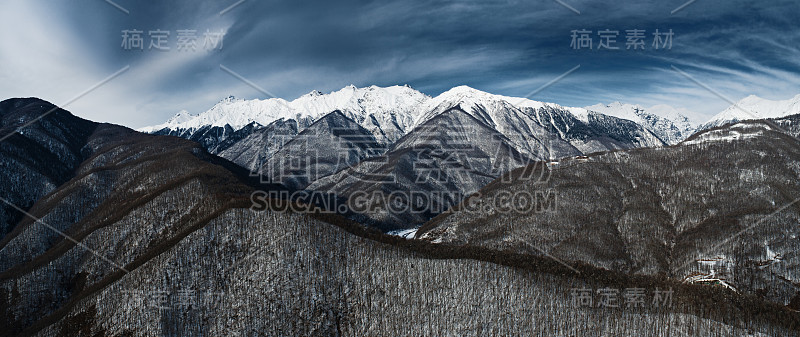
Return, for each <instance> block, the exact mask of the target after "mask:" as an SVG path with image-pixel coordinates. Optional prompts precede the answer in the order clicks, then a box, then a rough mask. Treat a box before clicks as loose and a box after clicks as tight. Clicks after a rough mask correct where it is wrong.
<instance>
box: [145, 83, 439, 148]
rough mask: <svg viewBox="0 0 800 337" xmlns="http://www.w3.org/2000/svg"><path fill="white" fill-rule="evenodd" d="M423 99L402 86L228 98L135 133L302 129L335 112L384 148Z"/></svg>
mask: <svg viewBox="0 0 800 337" xmlns="http://www.w3.org/2000/svg"><path fill="white" fill-rule="evenodd" d="M429 99H430V97H428V96H427V95H425V94H423V93H421V92H419V91H416V90H414V89H412V88H411V87H408V86H391V87H385V88H383V87H377V86H370V87H366V88H357V87H356V86H354V85H349V86H347V87H344V88H342V89H341V90H338V91H334V92H330V93H328V94H323V93H321V92H319V91H316V90H315V91H312V92H310V93H308V94H306V95H303V96H300V97H299V98H297V99H295V100H293V101H286V100H284V99H282V98H270V99H264V100H259V99H253V100H244V99H239V98H235V97H233V96H229V97H227V98H225V99H223V100H221V101H219V102H218V103H217V104H215V105H214V106H213V107H211V109H209V110H207V111H205V112H203V113H200V114H199V115H197V116H192V118H186V117H181V118H176V119H175V120H171V121H170V122H168V123H165V124H161V125H156V126H151V127H145V128H142V129H139V131H143V132H157V131H160V130H164V129H169V130H189V132H190V133H191V132H192V130H198V129H201V128H204V127H220V128H225V127H230V128H232V129H233V130H234V131H236V130H240V129H242V128H244V127H245V126H247V125H249V124H252V123H256V124H258V125H263V126H266V125H269V124H270V123H272V122H274V121H277V120H280V119H284V120H289V119H295V120H297V121H298V122H300V123H299V124H300V125H301V126H302V125H308V124H310V123H311V122H313V121H315V120H317V119H319V118H320V117H322V116H324V115H326V114H328V113H330V112H331V111H335V110H339V111H341V112H342V113H343V114H344V115H345V116H347V117H349V118H351V119H353V120H355V121H356V122H358V123H359V124H361V125H362V126H363V127H365V128H366V129H368V130H370V131H372V132H374V133H375V135H376V137H377V138H379V139H385V140H386V141H387V142H388V141H393V140H395V139H396V138H398V137H400V136H401V135H402V133H404V132H406V131H408V130H407V128H408V127H410V126H411V125H412V123H413V121H414V119H415V116H416V114H418V113H419V111H421V110H420V109H418V108H419V107H420V106H422V105H424V104H425V103H426V102H427V101H428V100H429Z"/></svg>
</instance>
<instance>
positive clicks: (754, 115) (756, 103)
mask: <svg viewBox="0 0 800 337" xmlns="http://www.w3.org/2000/svg"><path fill="white" fill-rule="evenodd" d="M798 113H800V95H797V96H795V97H793V98H790V99H787V100H783V101H772V100H768V99H764V98H761V97H758V96H755V95H750V96H747V97H745V98H744V99H742V100H741V101H739V102H737V103H736V104H734V105H731V106H730V107H728V108H727V109H725V110H723V111H722V112H720V113H719V114H717V115H716V116H714V117H712V118H711V119H710V120H709V121H708V122H706V123H705V124H703V125H701V126H700V128H698V129H699V130H704V129H709V128H713V127H717V126H721V125H724V124H728V123H731V122H738V121H744V120H749V119H763V118H780V117H786V116H790V115H795V114H798Z"/></svg>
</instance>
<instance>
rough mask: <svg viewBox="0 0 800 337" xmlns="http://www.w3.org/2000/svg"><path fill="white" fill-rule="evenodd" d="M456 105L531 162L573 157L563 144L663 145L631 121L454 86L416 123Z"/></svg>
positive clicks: (599, 147) (589, 148)
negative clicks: (560, 144)
mask: <svg viewBox="0 0 800 337" xmlns="http://www.w3.org/2000/svg"><path fill="white" fill-rule="evenodd" d="M455 107H460V108H461V109H462V110H464V111H465V112H467V113H469V114H470V115H471V116H472V117H474V118H476V119H477V120H479V121H481V122H482V123H484V124H486V125H487V126H489V127H492V128H494V129H495V130H497V131H498V132H499V133H500V134H502V135H503V136H505V137H507V138H509V140H510V142H511V144H512V145H514V146H515V147H516V148H517V149H518V150H519V151H520V152H522V153H524V154H527V155H530V156H531V157H533V158H540V159H544V158H548V157H550V159H554V158H559V157H560V156H562V155H571V153H569V151H567V152H564V151H559V148H558V145H557V143H558V142H560V141H563V140H566V141H567V142H568V143H569V144H570V145H571V147H575V148H577V149H579V150H580V152H585V153H589V152H594V151H604V150H610V149H616V148H630V147H652V146H661V145H663V144H664V143H663V142H662V141H661V140H659V137H657V135H654V134H653V133H651V132H649V131H647V130H646V129H642V128H641V127H639V130H636V128H637V127H636V126H634V127H633V128H631V125H623V124H628V123H626V122H621V121H620V120H619V119H617V118H611V117H609V116H606V115H603V114H599V113H596V112H592V111H589V110H587V109H584V108H572V107H563V106H561V105H558V104H555V103H547V102H539V101H534V100H530V99H527V98H520V97H508V96H502V95H494V94H490V93H486V92H483V91H480V90H476V89H473V88H470V87H467V86H459V87H455V88H453V89H450V90H448V91H446V92H444V93H442V94H441V95H439V96H437V97H435V98H433V99H431V100H430V101H429V102H428V106H427V109H426V111H427V112H426V113H425V114H423V115H421V116H420V119H419V120H417V122H416V123H415V124H417V125H420V124H422V123H424V122H426V121H428V120H430V119H432V118H434V117H436V116H438V115H440V114H441V113H442V112H444V111H447V110H448V109H451V108H455ZM612 117H613V116H612ZM623 119H624V118H623ZM601 129H602V130H604V131H610V132H609V134H615V137H616V138H618V140H621V141H622V143H624V144H621V143H617V142H615V144H609V143H608V142H606V141H603V140H601V139H598V138H597V137H596V136H600V135H601V134H603V133H606V132H604V131H600V130H601ZM623 133H624V134H623ZM542 147H545V148H549V150H551V151H552V152H553V153H550V154H549V155H545V156H542V154H543V153H542V151H541V150H542ZM562 149H563V147H562Z"/></svg>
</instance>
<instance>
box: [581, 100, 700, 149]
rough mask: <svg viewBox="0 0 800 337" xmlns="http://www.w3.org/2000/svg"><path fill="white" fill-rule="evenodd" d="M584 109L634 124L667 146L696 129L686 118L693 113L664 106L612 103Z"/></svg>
mask: <svg viewBox="0 0 800 337" xmlns="http://www.w3.org/2000/svg"><path fill="white" fill-rule="evenodd" d="M585 109H586V110H590V111H595V112H599V113H601V114H604V115H609V116H613V117H617V118H622V119H627V120H630V121H633V122H636V123H638V124H640V125H642V126H644V127H645V128H647V129H648V130H650V131H652V132H653V133H654V134H656V136H658V137H659V138H661V140H663V141H665V142H666V143H668V144H677V143H678V142H680V141H682V140H683V139H685V138H686V137H689V136H690V135H691V134H692V133H693V132H694V130H695V129H696V127H695V123H693V122H692V121H691V120H690V119H689V117H686V116H687V115H694V113H692V112H691V111H689V110H686V109H683V108H675V107H672V106H669V105H665V104H661V105H655V106H652V107H649V108H644V107H642V106H641V105H638V104H626V103H621V102H613V103H609V104H602V103H600V104H595V105H592V106H587V107H586V108H585Z"/></svg>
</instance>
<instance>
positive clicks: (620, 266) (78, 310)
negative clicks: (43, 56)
mask: <svg viewBox="0 0 800 337" xmlns="http://www.w3.org/2000/svg"><path fill="white" fill-rule="evenodd" d="M336 93H338V94H336ZM336 93H332V94H329V95H323V94H320V93H311V94H309V95H306V96H303V97H301V98H302V99H303V100H306V103H307V106H314V107H319V108H317V109H318V110H313V111H316V112H313V113H310V112H309V113H306V112H307V111H312V110H304V109H303V108H300V107H298V108H296V110H293V109H291V108H292V107H293V106H295V105H293V104H294V101H293V102H284V103H286V105H287V106H288V107H287V106H284V105H283V104H280V103H277V102H278V101H279V100H277V99H272V100H266V102H271V103H264V102H265V101H243V100H237V99H233V98H229V99H226V100H223V101H222V102H220V103H219V104H217V106H215V109H216V110H215V109H212V110H214V111H215V114H216V115H214V116H216V117H220V118H221V119H219V121H218V122H217V121H213V122H209V121H210V120H211V119H209V118H210V117H211V116H212V114H205V113H204V114H200V115H198V116H191V115H188V114H187V113H185V112H184V113H182V114H180V115H179V116H177V117H176V118H174V119H172V120H171V121H170V124H169V125H167V126H160V127H157V128H150V129H147V130H145V131H149V132H152V133H154V134H146V133H142V132H137V131H134V130H131V129H129V128H126V127H122V126H117V125H113V124H107V123H95V122H92V121H87V120H84V119H81V118H78V117H75V116H73V115H72V114H71V113H69V112H68V111H66V110H63V109H60V108H58V107H57V106H55V105H53V104H50V103H48V102H46V101H43V100H40V99H36V98H20V99H9V100H5V101H2V102H0V131H2V134H3V135H9V136H7V137H6V138H5V139H3V140H2V141H0V164H1V165H0V168H1V169H0V181H2V185H0V186H1V187H0V188H2V192H3V195H2V198H3V202H2V204H0V206H1V207H0V225H2V228H3V232H2V233H0V313H2V315H0V327H2V329H0V335H1V336H17V335H23V336H105V335H109V336H111V335H113V336H129V335H169V336H177V335H271V336H272V335H274V336H285V335H291V336H294V335H302V336H363V335H392V336H400V335H409V336H435V335H441V334H442V332H443V331H446V332H447V333H450V334H453V335H470V336H483V335H518V334H524V335H548V336H575V335H631V334H636V335H641V336H693V335H704V336H730V335H735V336H738V335H742V336H744V335H748V336H750V335H753V336H791V335H796V333H797V331H799V330H800V314H798V310H800V292H798V289H800V281H798V280H800V276H799V275H800V274H798V273H800V269H798V263H799V262H800V260H798V256H797V253H796V252H797V251H798V247H797V240H796V236H797V234H798V224H800V211H799V210H800V208H798V206H797V203H796V202H797V199H796V198H797V195H798V194H799V193H800V186H798V184H797V183H796V181H797V176H798V174H800V171H798V167H800V166H798V165H797V163H798V161H799V160H800V151H799V150H798V149H799V148H798V145H800V144H798V141H797V136H798V135H800V117H798V116H797V115H795V116H787V117H783V116H781V117H778V118H774V119H771V120H770V121H744V122H741V121H740V122H734V123H729V124H725V125H721V126H716V127H711V128H708V129H704V130H701V131H698V132H696V133H694V134H692V135H686V134H685V133H684V132H686V131H685V130H686V129H684V128H682V126H681V125H683V127H685V124H681V123H682V122H681V121H683V122H686V120H684V119H683V118H677V119H676V118H673V117H675V116H671V115H669V114H667V112H669V111H671V110H670V109H668V108H664V107H652V108H642V107H640V106H633V105H630V106H628V105H625V104H616V103H615V104H610V105H607V106H605V108H602V107H596V108H594V109H597V110H603V109H605V112H603V111H595V110H593V109H589V108H566V107H562V106H559V105H556V104H551V103H542V102H535V101H529V100H522V99H515V98H509V97H504V96H497V95H491V94H488V93H482V92H479V91H477V90H474V89H471V88H468V87H457V88H454V89H452V90H450V91H448V92H445V93H443V94H441V95H439V96H437V97H433V98H431V97H427V96H425V95H418V94H415V91H414V90H413V89H411V88H408V87H391V88H378V87H371V88H362V89H359V88H354V87H348V88H345V89H343V90H342V91H339V92H336ZM390 93H391V94H390ZM334 94H336V95H334ZM392 95H400V96H401V98H398V97H393V96H392ZM390 96H391V97H390ZM333 97H337V98H336V99H334V98H333ZM367 97H369V99H367ZM326 102H327V103H326ZM413 102H417V103H413ZM334 103H335V104H334ZM339 104H341V105H339ZM414 104H416V105H414ZM410 105H414V106H415V107H416V108H414V109H411V108H408V106H410ZM267 106H270V107H275V109H278V110H274V111H273V110H269V109H267V108H265V107H267ZM278 106H280V107H278ZM297 106H304V105H302V104H300V105H297ZM420 107H421V108H420ZM225 109H230V110H225ZM238 109H247V110H246V111H248V112H252V114H249V113H248V114H247V116H246V117H244V116H242V115H235V114H234V112H236V113H238V111H239V110H238ZM280 109H285V110H280ZM328 110H329V111H328ZM642 110H644V111H642ZM226 111H227V112H226ZM630 113H632V114H634V115H633V116H631V115H629V114H630ZM662 114H663V115H662ZM228 115H230V116H228ZM201 116H205V117H202V119H201V120H202V123H201V121H200V120H198V121H197V122H193V121H195V119H198V118H200V117H201ZM652 116H655V117H652ZM206 117H208V118H206ZM251 117H252V118H251ZM626 117H629V118H626ZM257 118H261V119H257ZM660 118H663V119H664V120H661V119H660ZM667 119H669V120H671V121H673V122H672V123H671V124H670V123H669V122H666V121H665V120H667ZM214 120H216V119H214ZM193 123H194V124H193ZM181 125H182V126H181ZM787 132H788V133H787ZM167 135H173V136H179V137H172V136H167ZM666 135H671V136H670V137H673V138H667V137H666ZM679 135H680V136H679ZM183 138H187V139H183ZM672 143H675V144H673V145H670V144H672ZM299 192H302V193H301V194H303V195H309V194H314V193H318V194H320V195H322V196H324V197H330V198H332V199H334V200H336V201H337V202H338V201H344V202H345V204H346V205H347V206H348V207H349V208H348V209H339V207H338V204H334V205H333V206H331V205H326V203H325V202H324V201H325V200H316V199H307V198H302V197H300V198H291V197H290V198H282V197H281V196H284V195H293V194H294V193H299ZM258 196H265V197H263V198H261V197H258ZM256 197H258V198H256ZM418 197H422V198H423V199H424V198H426V197H427V198H428V199H427V200H419V199H417V198H418ZM526 197H527V198H531V197H532V198H533V199H526ZM404 198H405V199H404ZM353 200H357V201H358V202H355V203H353V202H351V201H353ZM420 201H421V202H420ZM260 202H263V204H260ZM258 206H265V207H258ZM398 230H400V231H401V233H404V234H403V237H401V236H396V235H389V234H386V233H387V232H392V233H397V232H398ZM631 290H641V291H642V293H640V295H641V294H644V296H645V299H644V301H645V302H642V303H643V304H642V305H641V306H638V305H633V306H631V305H630V302H628V299H630V298H631V297H625V296H623V295H624V294H629V292H630V291H631ZM667 290H668V291H669V292H668V294H669V295H668V296H669V304H668V305H667V304H666V302H664V303H662V302H661V301H660V300H659V299H660V297H659V296H660V295H658V294H659V292H660V291H667ZM609 293H613V294H616V295H618V296H619V297H618V300H619V301H620V302H617V304H619V305H616V306H614V305H609V304H613V303H609V302H607V298H606V297H604V296H605V295H608V294H609ZM587 294H588V296H589V298H591V299H592V300H593V301H592V302H591V303H590V305H589V306H585V305H583V304H585V303H584V300H585V299H586V298H585V297H584V296H586V295H587ZM604 294H605V295H604ZM579 299H581V300H579ZM604 303H605V304H604ZM443 313H444V314H443Z"/></svg>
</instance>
